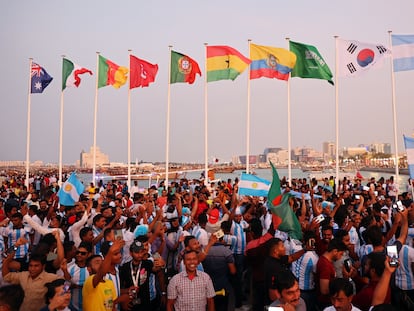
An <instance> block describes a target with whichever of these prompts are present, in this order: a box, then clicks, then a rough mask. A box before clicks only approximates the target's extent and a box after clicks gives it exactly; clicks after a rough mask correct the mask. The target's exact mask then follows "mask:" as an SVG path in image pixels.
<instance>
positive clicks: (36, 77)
mask: <svg viewBox="0 0 414 311" xmlns="http://www.w3.org/2000/svg"><path fill="white" fill-rule="evenodd" d="M52 80H53V78H52V77H51V76H49V74H48V73H47V72H46V70H45V69H44V68H42V67H40V66H39V65H38V64H36V63H32V73H31V82H32V88H31V91H30V93H42V92H43V90H44V89H45V88H46V87H47V86H48V85H49V83H50V82H52Z"/></svg>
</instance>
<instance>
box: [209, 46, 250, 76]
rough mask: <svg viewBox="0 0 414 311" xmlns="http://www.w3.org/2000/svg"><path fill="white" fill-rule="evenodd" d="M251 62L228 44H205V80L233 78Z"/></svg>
mask: <svg viewBox="0 0 414 311" xmlns="http://www.w3.org/2000/svg"><path fill="white" fill-rule="evenodd" d="M251 62H252V61H251V60H250V59H248V58H247V57H245V56H244V55H243V54H241V53H240V52H239V51H237V50H236V49H234V48H232V47H230V46H225V45H216V46H207V82H213V81H218V80H234V79H236V78H237V77H238V76H239V74H241V73H242V72H243V71H244V70H245V69H246V68H247V66H249V64H250V63H251Z"/></svg>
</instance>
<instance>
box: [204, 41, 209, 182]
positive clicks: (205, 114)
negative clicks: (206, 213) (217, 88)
mask: <svg viewBox="0 0 414 311" xmlns="http://www.w3.org/2000/svg"><path fill="white" fill-rule="evenodd" d="M207 45H208V44H207V43H204V46H205V47H206V49H205V53H206V58H205V62H204V72H205V75H204V172H205V173H204V185H206V186H207V184H208V100H207V98H208V97H207Z"/></svg>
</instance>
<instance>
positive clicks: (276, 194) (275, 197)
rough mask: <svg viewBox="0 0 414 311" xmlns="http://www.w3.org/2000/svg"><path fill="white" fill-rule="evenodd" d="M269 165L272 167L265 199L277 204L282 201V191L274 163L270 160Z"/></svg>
mask: <svg viewBox="0 0 414 311" xmlns="http://www.w3.org/2000/svg"><path fill="white" fill-rule="evenodd" d="M270 166H271V167H272V176H273V180H272V184H271V185H270V189H269V193H268V196H267V199H268V201H269V202H271V203H272V204H273V205H275V206H276V205H279V204H280V202H281V201H282V191H280V179H279V174H278V173H277V171H276V169H275V167H274V165H273V163H272V162H270Z"/></svg>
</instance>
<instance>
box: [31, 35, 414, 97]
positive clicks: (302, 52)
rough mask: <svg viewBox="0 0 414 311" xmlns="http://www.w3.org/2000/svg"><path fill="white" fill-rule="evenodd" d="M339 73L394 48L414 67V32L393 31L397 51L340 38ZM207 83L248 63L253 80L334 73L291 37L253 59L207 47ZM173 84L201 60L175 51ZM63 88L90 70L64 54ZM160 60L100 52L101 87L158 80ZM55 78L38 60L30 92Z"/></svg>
mask: <svg viewBox="0 0 414 311" xmlns="http://www.w3.org/2000/svg"><path fill="white" fill-rule="evenodd" d="M337 42H338V44H337V53H338V76H342V77H350V76H354V77H356V76H359V75H360V74H362V73H363V72H364V71H367V70H369V69H371V68H372V67H374V66H377V65H379V64H381V62H382V60H383V59H384V58H385V57H387V56H390V55H391V53H392V56H393V63H394V71H395V72H398V71H406V70H414V35H392V46H393V50H392V52H391V50H390V49H388V48H387V47H385V46H384V45H382V44H372V43H364V42H359V41H355V40H342V39H337ZM206 48H207V59H206V63H207V82H213V81H219V80H234V79H236V78H237V77H238V76H239V75H240V74H241V73H242V72H243V71H244V70H245V69H246V68H247V67H248V66H249V65H250V79H258V78H262V77H265V78H271V79H273V78H274V79H279V80H288V79H289V75H290V76H292V77H300V78H311V79H322V80H327V81H328V82H329V83H331V84H333V81H332V78H333V75H332V72H331V70H330V69H329V66H328V65H327V64H326V62H325V60H324V59H323V57H322V55H321V54H320V53H319V51H318V49H317V48H316V47H314V46H312V45H308V44H304V43H299V42H294V41H289V49H290V50H287V49H284V48H278V47H271V46H263V45H256V44H250V58H247V57H245V56H244V55H243V54H241V53H240V52H239V51H237V50H236V49H234V48H232V47H230V46H223V45H220V46H207V47H206ZM170 69H171V70H170V83H189V84H192V83H194V81H195V79H196V76H197V75H199V76H201V70H200V67H199V65H198V63H197V62H196V61H195V60H194V59H192V58H191V57H189V56H187V55H184V54H181V53H179V52H176V51H171V68H170ZM62 72H63V73H62V91H63V90H64V89H65V88H66V87H67V86H76V87H77V86H79V84H80V81H81V80H80V77H79V75H81V74H84V73H89V74H92V71H91V70H89V69H87V68H84V67H82V66H79V65H76V64H74V63H73V62H71V61H70V60H68V59H66V58H64V59H63V71H62ZM157 72H158V65H156V64H151V63H150V62H148V61H146V60H143V59H140V58H138V57H136V56H133V55H130V65H129V68H127V67H124V66H119V65H117V64H115V63H114V62H112V61H110V60H108V59H106V58H105V57H103V56H101V55H99V60H98V73H99V77H98V88H101V87H104V86H107V85H112V86H113V87H114V88H120V87H121V86H123V85H124V84H126V82H127V81H128V73H129V81H130V85H129V88H130V89H133V88H137V87H147V86H149V84H150V83H152V82H154V81H155V78H156V75H157ZM52 80H53V78H52V77H51V76H50V75H49V74H48V73H47V72H46V70H45V69H44V68H42V67H41V66H39V65H38V64H36V63H33V64H32V68H31V93H42V92H43V90H44V89H45V88H46V87H47V86H48V85H49V83H50V82H51V81H52Z"/></svg>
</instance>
